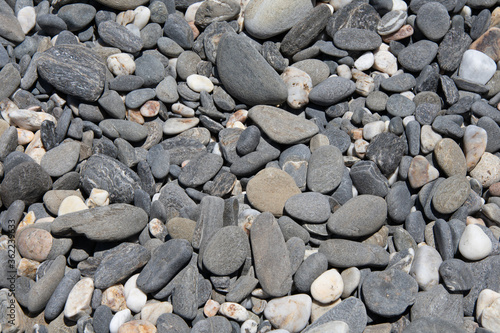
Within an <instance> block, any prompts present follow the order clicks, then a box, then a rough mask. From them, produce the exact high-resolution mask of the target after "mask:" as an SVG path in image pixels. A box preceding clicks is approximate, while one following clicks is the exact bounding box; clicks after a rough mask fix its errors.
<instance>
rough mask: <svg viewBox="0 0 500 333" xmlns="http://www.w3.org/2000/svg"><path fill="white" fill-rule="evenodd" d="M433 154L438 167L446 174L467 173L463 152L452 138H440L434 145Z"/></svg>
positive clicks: (462, 174) (463, 174)
mask: <svg viewBox="0 0 500 333" xmlns="http://www.w3.org/2000/svg"><path fill="white" fill-rule="evenodd" d="M434 156H435V157H436V160H437V163H438V165H439V167H440V168H441V169H442V170H443V171H444V173H445V174H446V175H447V176H449V177H451V176H454V175H460V176H465V174H466V173H467V165H466V161H465V156H464V153H463V152H462V149H461V148H460V146H459V145H458V144H457V143H456V142H455V141H453V140H452V139H449V138H445V139H442V140H440V141H439V142H438V143H437V144H436V146H435V147H434Z"/></svg>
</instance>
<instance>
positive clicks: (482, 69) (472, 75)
mask: <svg viewBox="0 0 500 333" xmlns="http://www.w3.org/2000/svg"><path fill="white" fill-rule="evenodd" d="M496 70H497V64H496V63H495V61H494V60H493V59H491V58H490V57H489V56H487V55H486V54H484V53H483V52H481V51H477V50H467V51H465V52H464V55H463V56H462V62H461V63H460V68H459V70H458V76H459V77H461V78H463V79H465V80H469V81H471V82H475V83H479V84H486V83H488V81H489V80H490V79H491V77H492V76H493V74H495V72H496Z"/></svg>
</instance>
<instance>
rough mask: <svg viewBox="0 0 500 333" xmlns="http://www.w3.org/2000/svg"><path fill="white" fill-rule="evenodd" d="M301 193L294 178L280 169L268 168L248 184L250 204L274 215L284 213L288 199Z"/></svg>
mask: <svg viewBox="0 0 500 333" xmlns="http://www.w3.org/2000/svg"><path fill="white" fill-rule="evenodd" d="M299 193H301V191H300V189H299V188H298V187H297V185H296V184H295V181H294V180H293V178H292V177H291V176H290V175H289V174H288V173H286V172H285V171H282V170H280V169H275V168H266V169H264V170H262V171H260V172H259V173H257V175H255V177H253V178H252V179H251V180H250V181H249V182H248V184H247V197H248V201H250V204H251V205H252V206H253V207H255V208H256V209H258V210H259V211H261V212H271V213H272V214H273V215H274V216H281V215H283V209H284V207H285V203H286V201H287V200H288V199H289V198H290V197H292V196H293V195H295V194H299Z"/></svg>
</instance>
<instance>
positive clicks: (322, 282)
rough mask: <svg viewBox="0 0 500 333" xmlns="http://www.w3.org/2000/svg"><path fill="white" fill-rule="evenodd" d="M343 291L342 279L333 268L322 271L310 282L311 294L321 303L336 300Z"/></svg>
mask: <svg viewBox="0 0 500 333" xmlns="http://www.w3.org/2000/svg"><path fill="white" fill-rule="evenodd" d="M343 291H344V280H343V279H342V277H341V276H340V273H339V272H338V271H337V270H336V269H335V268H333V269H329V270H327V271H325V272H323V273H322V274H321V275H320V276H318V277H317V278H316V279H315V280H314V281H313V283H312V284H311V296H312V297H313V298H314V300H315V301H317V302H320V303H323V304H329V303H332V302H334V301H336V300H337V299H339V298H340V296H341V295H342V292H343Z"/></svg>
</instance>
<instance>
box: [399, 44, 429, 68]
mask: <svg viewBox="0 0 500 333" xmlns="http://www.w3.org/2000/svg"><path fill="white" fill-rule="evenodd" d="M437 51H438V45H437V44H436V43H434V42H431V41H428V40H421V41H418V42H416V43H414V44H411V45H409V46H408V47H406V48H404V49H403V50H402V51H401V52H399V54H398V61H399V63H400V64H401V66H403V67H404V68H405V69H407V70H408V71H410V72H419V71H421V70H422V69H423V68H424V67H425V66H427V65H429V64H430V63H431V62H432V60H433V59H434V57H435V56H436V54H437Z"/></svg>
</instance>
